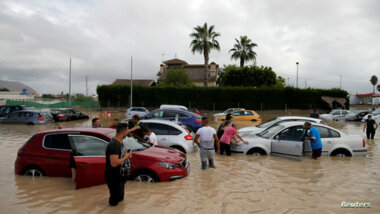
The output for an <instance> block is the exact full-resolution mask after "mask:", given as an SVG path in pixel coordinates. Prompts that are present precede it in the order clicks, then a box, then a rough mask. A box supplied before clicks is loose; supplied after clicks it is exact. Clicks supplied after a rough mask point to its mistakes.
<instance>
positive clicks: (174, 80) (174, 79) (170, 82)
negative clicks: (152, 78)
mask: <svg viewBox="0 0 380 214" xmlns="http://www.w3.org/2000/svg"><path fill="white" fill-rule="evenodd" d="M162 85H166V86H192V85H193V81H192V80H191V78H190V76H189V74H188V73H187V72H186V71H185V70H183V69H181V70H174V69H169V70H168V71H167V72H166V77H165V80H164V81H163V82H162Z"/></svg>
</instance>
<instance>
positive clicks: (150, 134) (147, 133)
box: [143, 127, 158, 146]
mask: <svg viewBox="0 0 380 214" xmlns="http://www.w3.org/2000/svg"><path fill="white" fill-rule="evenodd" d="M143 134H144V135H145V137H144V139H145V140H146V141H147V142H148V143H151V144H153V146H157V145H158V143H157V136H156V134H154V133H153V132H151V131H150V129H149V128H146V127H144V129H143Z"/></svg>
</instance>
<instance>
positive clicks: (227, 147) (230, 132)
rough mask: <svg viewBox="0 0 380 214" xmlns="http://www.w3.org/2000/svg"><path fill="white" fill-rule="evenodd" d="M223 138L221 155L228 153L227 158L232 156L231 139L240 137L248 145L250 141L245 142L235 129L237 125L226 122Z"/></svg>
mask: <svg viewBox="0 0 380 214" xmlns="http://www.w3.org/2000/svg"><path fill="white" fill-rule="evenodd" d="M225 125H226V127H225V128H224V133H223V136H222V137H221V138H220V154H221V155H223V153H224V151H226V155H227V156H231V138H233V137H234V136H236V137H238V138H239V139H240V140H241V141H242V142H243V143H245V144H248V141H246V140H244V139H243V138H242V137H241V136H240V135H239V134H238V132H237V130H236V129H235V128H234V126H236V125H234V126H233V125H232V121H228V122H226V124H225Z"/></svg>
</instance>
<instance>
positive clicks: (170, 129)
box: [168, 126, 182, 135]
mask: <svg viewBox="0 0 380 214" xmlns="http://www.w3.org/2000/svg"><path fill="white" fill-rule="evenodd" d="M168 132H169V135H180V134H182V132H181V131H180V130H178V129H177V128H174V127H172V126H168Z"/></svg>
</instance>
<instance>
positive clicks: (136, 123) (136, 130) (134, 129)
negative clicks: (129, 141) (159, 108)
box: [128, 114, 145, 139]
mask: <svg viewBox="0 0 380 214" xmlns="http://www.w3.org/2000/svg"><path fill="white" fill-rule="evenodd" d="M128 128H129V132H131V133H132V134H134V135H136V136H138V137H140V138H141V139H144V136H145V135H144V133H143V126H142V124H141V122H140V117H139V116H138V115H136V114H135V115H133V116H132V120H131V122H130V123H129V124H128Z"/></svg>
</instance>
